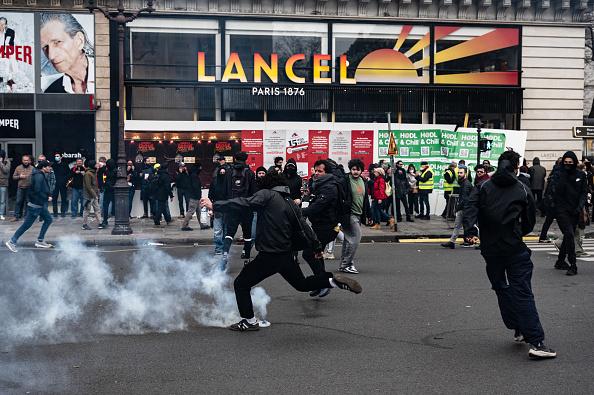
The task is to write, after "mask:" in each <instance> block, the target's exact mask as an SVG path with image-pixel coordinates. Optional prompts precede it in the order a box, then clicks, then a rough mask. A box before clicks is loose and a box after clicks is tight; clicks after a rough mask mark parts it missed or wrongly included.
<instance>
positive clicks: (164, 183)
mask: <svg viewBox="0 0 594 395" xmlns="http://www.w3.org/2000/svg"><path fill="white" fill-rule="evenodd" d="M155 166H156V165H155ZM157 169H158V170H157V181H156V183H157V185H156V188H155V194H154V196H155V200H156V202H157V209H156V210H155V217H154V218H153V220H154V223H155V226H160V225H161V215H162V216H163V217H164V218H165V222H167V225H169V224H170V223H171V214H170V213H169V210H167V208H168V205H169V203H168V202H167V198H169V199H170V200H171V201H173V191H172V190H171V177H170V176H169V172H168V171H167V169H166V168H164V167H162V166H159V167H158V168H157Z"/></svg>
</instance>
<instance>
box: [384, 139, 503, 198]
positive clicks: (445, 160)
mask: <svg viewBox="0 0 594 395" xmlns="http://www.w3.org/2000/svg"><path fill="white" fill-rule="evenodd" d="M389 133H390V132H389V131H387V130H380V131H379V135H378V154H379V158H380V159H389V158H388V143H389V141H390V134H389ZM392 133H393V134H394V138H395V139H396V145H397V146H398V155H397V156H396V159H400V160H402V161H403V162H404V163H405V164H406V166H408V165H409V164H413V165H415V167H416V168H417V170H418V169H419V165H420V162H421V161H427V162H429V164H430V165H431V167H432V168H433V170H434V182H435V187H436V188H441V186H442V181H441V176H442V174H443V172H444V171H445V169H447V168H448V165H449V164H450V162H452V161H456V162H459V161H460V160H464V161H465V162H466V165H467V166H468V167H469V168H470V169H474V166H476V154H477V134H476V133H474V132H453V131H449V130H440V129H426V130H394V131H392ZM481 137H482V138H486V139H490V140H492V141H493V142H492V145H491V151H487V152H481V161H483V160H485V159H487V160H489V161H491V162H492V165H495V164H496V163H493V162H496V160H497V158H499V155H501V153H503V151H505V133H491V132H486V133H481Z"/></svg>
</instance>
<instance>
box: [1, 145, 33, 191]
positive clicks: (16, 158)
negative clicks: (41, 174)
mask: <svg viewBox="0 0 594 395" xmlns="http://www.w3.org/2000/svg"><path fill="white" fill-rule="evenodd" d="M0 148H1V149H3V150H4V151H5V152H6V157H7V158H9V159H10V161H11V164H10V182H9V186H8V196H9V197H14V196H15V195H16V187H17V182H16V181H14V180H13V179H12V175H13V174H14V169H15V168H16V167H17V166H18V165H20V164H21V159H22V157H23V155H31V160H32V165H33V163H35V159H36V158H35V157H34V156H33V155H34V154H35V141H27V140H10V141H8V140H0Z"/></svg>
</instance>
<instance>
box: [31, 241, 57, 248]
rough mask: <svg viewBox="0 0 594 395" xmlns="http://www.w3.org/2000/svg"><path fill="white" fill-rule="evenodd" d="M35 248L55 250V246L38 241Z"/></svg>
mask: <svg viewBox="0 0 594 395" xmlns="http://www.w3.org/2000/svg"><path fill="white" fill-rule="evenodd" d="M35 248H54V245H53V244H50V243H46V242H45V241H36V242H35Z"/></svg>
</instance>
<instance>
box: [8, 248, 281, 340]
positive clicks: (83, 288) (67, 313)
mask: <svg viewBox="0 0 594 395" xmlns="http://www.w3.org/2000/svg"><path fill="white" fill-rule="evenodd" d="M51 254H52V255H51V259H50V260H48V261H44V262H43V263H41V262H39V261H38V260H37V258H36V256H35V255H33V254H32V253H31V252H28V251H26V250H23V251H21V252H20V253H19V254H18V255H10V256H8V259H4V262H2V272H3V273H2V276H0V322H2V325H1V326H0V346H1V347H3V348H4V347H10V346H16V345H20V344H26V343H38V342H62V341H76V339H78V338H80V337H82V336H86V335H90V334H142V333H146V332H170V331H179V330H185V329H187V328H188V326H189V325H191V324H192V323H198V324H201V325H205V326H217V327H222V326H226V325H229V324H230V323H232V322H233V321H236V320H238V319H239V315H238V313H237V304H236V301H235V294H234V292H233V289H232V282H231V278H230V277H229V275H227V274H226V273H225V272H222V271H221V270H220V269H219V268H218V263H217V262H216V260H215V259H214V258H213V257H212V256H208V255H207V254H206V253H197V254H195V255H194V256H193V257H192V258H189V259H179V258H175V257H173V256H171V255H169V254H167V253H166V252H164V251H163V250H160V249H157V248H151V247H149V248H146V247H144V248H140V249H139V250H138V251H136V252H134V253H133V254H131V255H130V257H131V258H130V262H129V267H128V268H127V269H126V271H125V274H124V275H123V276H121V278H119V277H118V276H116V275H115V274H114V272H113V270H112V268H111V267H110V265H109V264H108V258H109V254H101V253H99V252H97V251H93V250H90V249H89V248H88V247H85V246H83V245H82V243H81V241H80V240H72V239H71V238H70V239H68V240H67V239H61V240H60V241H59V242H58V250H56V251H54V252H52V253H51ZM48 262H50V263H48ZM252 296H253V301H254V309H255V311H256V314H257V316H259V317H262V318H264V317H265V316H266V305H267V304H268V302H269V301H270V297H269V296H268V295H267V294H266V292H265V291H264V290H263V289H262V288H255V289H253V290H252Z"/></svg>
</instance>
